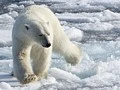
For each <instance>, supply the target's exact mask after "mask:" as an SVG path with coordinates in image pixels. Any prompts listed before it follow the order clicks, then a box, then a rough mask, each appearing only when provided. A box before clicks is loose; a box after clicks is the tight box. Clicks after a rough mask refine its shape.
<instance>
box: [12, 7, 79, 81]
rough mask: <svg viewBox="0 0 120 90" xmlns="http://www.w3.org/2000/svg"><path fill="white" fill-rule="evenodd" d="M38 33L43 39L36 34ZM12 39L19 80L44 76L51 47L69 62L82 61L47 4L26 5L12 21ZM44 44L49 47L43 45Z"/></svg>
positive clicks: (48, 63) (14, 62)
mask: <svg viewBox="0 0 120 90" xmlns="http://www.w3.org/2000/svg"><path fill="white" fill-rule="evenodd" d="M25 26H28V27H29V30H27V29H26V28H25ZM41 33H42V34H44V38H41V36H38V35H39V34H41ZM12 39H13V65H14V73H15V76H16V77H17V78H18V80H19V81H20V82H21V83H29V82H32V81H36V80H39V79H41V78H45V77H46V76H47V72H48V69H49V66H50V62H51V53H52V50H53V51H54V52H57V53H60V54H61V55H63V56H64V57H65V59H66V61H67V62H68V63H71V64H72V65H75V64H77V63H78V62H79V61H80V60H81V51H80V49H79V48H78V47H77V46H76V45H74V44H73V43H72V42H70V40H69V39H68V37H67V36H66V34H65V33H64V30H63V29H62V27H61V25H60V22H59V20H58V19H57V18H56V16H55V15H54V14H53V13H52V12H51V10H50V9H48V8H47V7H43V6H38V5H32V6H30V7H28V8H26V10H25V11H24V12H23V13H22V14H21V15H19V17H18V18H17V20H16V22H15V24H14V27H13V32H12ZM46 43H50V44H51V46H50V47H44V45H45V44H46ZM30 59H32V60H33V61H32V65H31V63H30Z"/></svg>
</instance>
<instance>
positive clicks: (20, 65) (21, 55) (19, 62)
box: [13, 44, 37, 84]
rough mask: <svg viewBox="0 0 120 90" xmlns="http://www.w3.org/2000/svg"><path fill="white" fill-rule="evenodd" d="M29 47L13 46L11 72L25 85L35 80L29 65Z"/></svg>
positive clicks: (35, 77)
mask: <svg viewBox="0 0 120 90" xmlns="http://www.w3.org/2000/svg"><path fill="white" fill-rule="evenodd" d="M18 47H19V48H18ZM30 50H31V47H30V46H25V45H21V44H17V48H16V47H15V46H14V45H13V59H14V60H13V71H14V74H15V76H16V77H17V78H18V80H19V81H20V83H22V84H26V83H30V82H33V81H36V80H37V76H36V75H35V74H34V73H33V70H32V67H31V64H30Z"/></svg>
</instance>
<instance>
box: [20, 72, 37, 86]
mask: <svg viewBox="0 0 120 90" xmlns="http://www.w3.org/2000/svg"><path fill="white" fill-rule="evenodd" d="M34 81H37V76H36V75H35V74H26V75H25V77H24V79H23V81H22V84H27V83H30V82H34Z"/></svg>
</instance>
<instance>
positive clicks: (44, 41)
mask: <svg viewBox="0 0 120 90" xmlns="http://www.w3.org/2000/svg"><path fill="white" fill-rule="evenodd" d="M23 25H24V30H25V32H26V33H25V34H26V35H27V36H28V37H29V39H31V40H32V41H33V42H35V43H37V44H40V45H41V46H43V47H45V48H48V47H50V46H51V42H52V40H51V35H50V31H49V22H44V23H41V22H39V21H36V20H30V21H29V22H26V23H24V24H23Z"/></svg>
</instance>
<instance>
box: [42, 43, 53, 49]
mask: <svg viewBox="0 0 120 90" xmlns="http://www.w3.org/2000/svg"><path fill="white" fill-rule="evenodd" d="M42 46H43V47H45V48H49V47H50V46H51V43H47V44H44V45H42Z"/></svg>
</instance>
